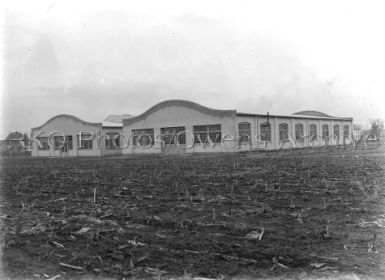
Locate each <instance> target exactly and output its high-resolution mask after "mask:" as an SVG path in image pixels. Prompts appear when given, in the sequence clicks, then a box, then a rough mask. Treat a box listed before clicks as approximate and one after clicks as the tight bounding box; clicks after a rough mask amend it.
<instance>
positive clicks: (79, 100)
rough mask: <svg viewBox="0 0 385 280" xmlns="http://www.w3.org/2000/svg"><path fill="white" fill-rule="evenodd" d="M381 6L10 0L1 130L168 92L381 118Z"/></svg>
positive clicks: (119, 109) (384, 89) (88, 115)
mask: <svg viewBox="0 0 385 280" xmlns="http://www.w3.org/2000/svg"><path fill="white" fill-rule="evenodd" d="M207 2H208V3H207ZM106 3H107V4H106ZM123 3H124V4H123ZM364 3H365V4H364ZM383 6H384V5H381V1H378V2H376V1H369V2H364V1H361V5H360V3H359V2H357V1H356V2H355V1H263V2H262V1H260V2H259V1H232V2H230V1H189V2H184V1H135V2H134V1H132V2H130V1H124V2H120V1H103V2H97V1H44V0H43V1H40V2H38V3H36V2H34V3H33V4H30V5H28V2H27V1H20V2H14V1H11V2H8V4H6V8H5V9H4V10H3V14H4V22H3V24H4V28H2V30H3V34H2V35H3V36H2V43H3V44H2V53H3V57H2V62H3V69H2V71H3V78H2V95H1V102H2V104H1V119H2V125H1V126H2V127H1V128H2V129H1V135H0V136H1V138H3V137H5V136H6V134H7V132H9V130H11V129H14V130H22V131H25V130H29V129H30V128H31V127H35V126H39V125H41V124H42V123H44V122H45V121H46V120H47V119H48V118H50V117H52V116H54V115H57V114H62V113H66V114H73V115H75V116H78V117H80V118H82V119H84V120H86V121H91V122H100V121H102V120H103V119H104V118H105V117H107V115H109V114H133V115H136V114H140V113H142V112H143V111H144V110H146V109H148V108H149V107H151V106H153V105H155V104H156V103H157V102H160V101H163V100H166V99H187V100H191V101H195V102H198V103H200V104H202V105H205V106H208V107H212V108H217V109H236V110H238V111H240V112H248V113H266V112H267V111H269V112H270V113H271V114H291V113H293V112H296V111H300V110H310V109H312V110H318V111H323V112H325V113H328V114H331V115H336V116H344V117H345V116H346V117H353V118H354V120H355V122H356V123H359V124H365V123H366V122H367V120H368V119H369V118H376V117H381V118H385V110H384V105H383V104H385V102H384V97H383V96H384V94H385V85H384V83H385V82H384V74H385V71H384V70H385V69H384V68H385V51H384V50H385V38H384V30H383V29H384V26H385V17H384V16H383V8H384V7H383Z"/></svg>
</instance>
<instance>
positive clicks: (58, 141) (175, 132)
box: [37, 122, 349, 151]
mask: <svg viewBox="0 0 385 280" xmlns="http://www.w3.org/2000/svg"><path fill="white" fill-rule="evenodd" d="M278 129H279V140H280V141H282V140H286V139H288V135H289V125H288V124H287V123H280V124H279V125H278ZM343 129H344V130H343V134H344V138H346V137H348V136H349V125H344V127H343ZM185 131H186V128H185V127H184V126H180V127H163V128H161V129H160V132H161V140H163V141H164V143H165V144H166V145H167V144H177V143H179V144H182V145H183V144H186V133H184V132H185ZM132 133H133V144H134V145H135V146H139V145H140V146H149V145H153V144H154V138H155V136H154V129H152V128H150V129H133V130H132ZM238 134H239V140H240V141H241V142H248V141H250V140H251V137H252V136H251V124H250V123H248V122H241V123H239V124H238ZM333 134H334V135H335V137H336V138H337V139H338V140H339V138H340V126H339V125H338V124H336V125H334V126H333ZM193 135H194V143H200V142H203V143H207V142H209V141H211V142H213V143H219V142H221V139H222V131H221V125H220V124H214V125H196V126H193ZM316 135H317V125H316V124H311V125H310V133H309V136H310V139H312V138H313V137H314V136H316ZM328 136H329V125H327V124H324V125H322V139H326V138H327V137H328ZM303 137H304V125H303V124H301V123H297V124H296V125H295V139H296V140H302V139H303ZM89 138H91V134H88V133H83V134H82V139H81V141H79V140H80V138H79V135H77V144H78V147H81V148H82V149H92V148H93V142H92V139H90V140H87V139H89ZM37 139H38V140H39V141H40V143H41V144H42V146H41V147H39V150H49V143H48V137H38V138H37ZM260 139H261V140H262V141H271V124H270V123H266V122H265V123H261V124H260ZM80 142H81V143H80ZM105 145H106V149H115V148H118V147H119V146H120V136H119V133H117V132H110V133H106V137H105ZM53 146H54V149H62V150H64V151H67V150H72V149H73V139H72V135H68V136H65V137H63V136H54V137H53Z"/></svg>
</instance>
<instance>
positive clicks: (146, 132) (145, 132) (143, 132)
mask: <svg viewBox="0 0 385 280" xmlns="http://www.w3.org/2000/svg"><path fill="white" fill-rule="evenodd" d="M154 135H155V133H154V129H153V128H141V129H133V130H132V141H133V145H134V147H138V148H140V147H148V146H153V145H154V143H155V141H154ZM138 136H140V138H139V140H140V142H142V141H145V142H144V143H140V145H138ZM143 136H149V137H143ZM143 139H146V140H143ZM150 142H151V143H150Z"/></svg>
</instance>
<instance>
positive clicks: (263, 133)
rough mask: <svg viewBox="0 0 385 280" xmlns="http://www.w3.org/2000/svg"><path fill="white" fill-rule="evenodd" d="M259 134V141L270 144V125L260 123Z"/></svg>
mask: <svg viewBox="0 0 385 280" xmlns="http://www.w3.org/2000/svg"><path fill="white" fill-rule="evenodd" d="M266 128H267V129H266ZM259 133H260V139H261V141H265V142H270V141H271V124H270V123H269V122H262V123H260V124H259Z"/></svg>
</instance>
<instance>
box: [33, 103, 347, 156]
mask: <svg viewBox="0 0 385 280" xmlns="http://www.w3.org/2000/svg"><path fill="white" fill-rule="evenodd" d="M352 121H353V119H352V118H341V117H333V116H329V115H327V114H325V113H321V112H317V111H301V112H297V113H294V114H292V115H270V114H268V113H267V114H250V113H240V112H237V111H236V110H218V109H211V108H207V107H205V106H202V105H200V104H197V103H194V102H190V101H185V100H168V101H164V102H161V103H158V104H156V105H155V106H153V107H151V108H150V109H148V110H147V111H145V112H144V113H142V114H140V115H138V116H130V115H111V116H109V117H108V118H107V119H106V120H105V121H104V122H102V123H89V122H85V121H82V120H80V119H79V118H76V117H74V116H69V115H59V116H56V117H54V118H52V119H50V120H49V121H47V122H46V123H45V124H43V125H42V126H40V127H37V128H34V129H32V135H35V137H37V136H36V135H38V134H39V136H38V138H37V139H39V141H40V143H42V144H41V145H37V143H34V144H33V151H32V155H33V156H109V155H121V154H123V155H130V154H153V153H156V154H184V153H209V152H219V153H223V152H239V151H254V150H262V151H263V150H266V151H268V150H279V149H293V148H304V147H322V146H341V145H348V144H351V143H352V138H351V135H352V127H353V125H352ZM53 131H60V133H56V134H52V132H53ZM33 137H34V136H33ZM63 143H64V144H63Z"/></svg>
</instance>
